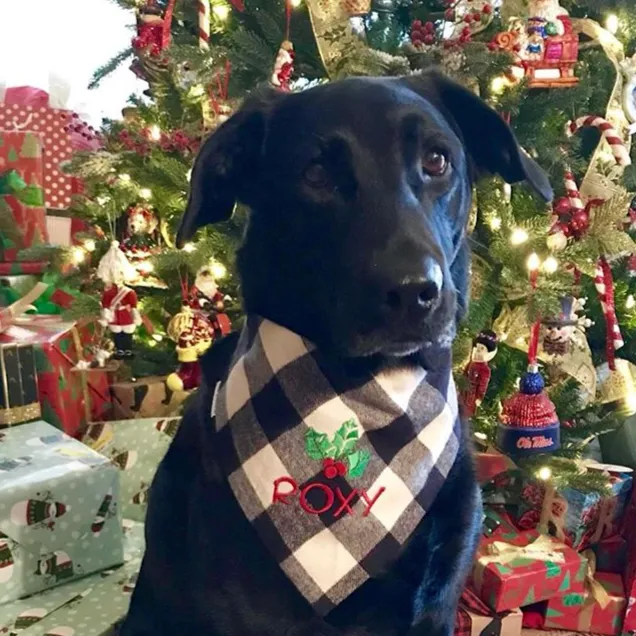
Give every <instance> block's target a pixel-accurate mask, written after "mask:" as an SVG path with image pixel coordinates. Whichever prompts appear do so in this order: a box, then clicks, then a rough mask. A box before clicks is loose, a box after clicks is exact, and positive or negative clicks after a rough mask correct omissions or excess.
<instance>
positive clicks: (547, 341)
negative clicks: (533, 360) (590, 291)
mask: <svg viewBox="0 0 636 636" xmlns="http://www.w3.org/2000/svg"><path fill="white" fill-rule="evenodd" d="M585 303H586V299H585V298H573V297H572V296H567V297H564V298H561V313H560V314H559V315H558V316H555V317H550V318H544V319H543V320H542V324H543V326H544V327H545V335H544V337H543V351H544V352H545V353H547V354H548V355H550V356H564V355H565V354H567V353H569V351H570V350H571V347H572V344H573V339H574V333H575V331H576V329H577V328H579V329H581V330H582V331H584V330H585V329H587V328H588V327H589V326H591V324H592V321H591V320H589V319H588V318H586V317H585V316H582V317H581V316H579V315H578V313H577V312H579V311H582V310H583V309H584V308H585Z"/></svg>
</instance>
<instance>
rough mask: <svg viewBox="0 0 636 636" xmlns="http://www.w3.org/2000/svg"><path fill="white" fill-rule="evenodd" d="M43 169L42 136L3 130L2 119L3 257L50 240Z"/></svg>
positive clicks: (0, 222) (0, 217)
mask: <svg viewBox="0 0 636 636" xmlns="http://www.w3.org/2000/svg"><path fill="white" fill-rule="evenodd" d="M43 171H44V166H43V160H42V141H41V139H40V137H39V136H38V135H36V134H33V133H31V132H23V131H15V132H13V131H11V132H10V131H6V130H3V126H2V122H1V120H0V261H5V262H11V261H15V260H17V257H18V253H19V252H20V251H21V250H24V249H27V248H31V247H36V246H37V245H42V244H45V243H47V242H48V233H47V228H46V210H45V208H44V195H43V191H42V186H43V184H44V172H43Z"/></svg>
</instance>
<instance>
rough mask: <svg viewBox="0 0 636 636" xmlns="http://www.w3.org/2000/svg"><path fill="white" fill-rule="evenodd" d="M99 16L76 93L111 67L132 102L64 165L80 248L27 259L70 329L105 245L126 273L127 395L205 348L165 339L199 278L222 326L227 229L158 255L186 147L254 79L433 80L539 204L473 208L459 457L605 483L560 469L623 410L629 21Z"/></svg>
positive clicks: (630, 263)
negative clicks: (102, 22) (467, 100)
mask: <svg viewBox="0 0 636 636" xmlns="http://www.w3.org/2000/svg"><path fill="white" fill-rule="evenodd" d="M117 2H118V3H119V4H120V5H121V6H122V7H124V8H126V9H129V10H130V12H131V16H134V19H135V21H136V34H135V35H134V37H133V39H132V43H131V47H130V48H129V49H128V50H126V51H122V52H121V53H119V54H117V55H116V56H115V57H114V58H113V60H111V61H110V62H108V63H107V64H105V65H104V67H103V68H101V69H99V70H98V71H97V73H96V75H95V79H94V83H95V84H98V83H99V81H100V80H101V79H102V78H103V77H104V76H106V75H107V74H108V73H109V72H111V71H112V70H113V69H114V68H116V67H117V66H118V65H120V64H130V68H131V72H134V73H136V74H137V75H138V76H139V77H141V78H142V79H144V80H145V81H146V82H147V84H148V89H147V91H146V94H145V95H144V96H143V97H141V98H132V99H131V100H130V104H129V105H128V106H127V107H126V108H125V109H124V111H123V119H122V120H121V121H108V122H105V125H104V128H103V130H102V137H103V148H102V149H100V150H98V151H93V152H87V153H82V154H79V155H78V156H76V158H75V159H74V161H73V163H72V165H70V166H69V170H70V171H71V172H72V173H74V174H76V175H77V176H79V177H81V178H82V179H83V180H84V183H85V191H84V194H83V195H82V196H80V197H77V198H76V201H75V204H74V207H73V210H72V212H73V214H75V215H77V216H82V217H83V218H86V219H88V220H89V221H90V223H91V224H92V225H94V226H95V227H97V228H99V233H98V236H92V237H91V238H90V239H87V240H86V241H85V242H84V244H83V247H77V246H76V247H74V248H71V249H62V250H59V249H58V250H55V253H54V254H48V257H49V258H53V268H54V269H55V268H59V269H60V271H64V272H66V278H67V284H69V285H72V286H74V287H75V288H76V289H78V290H80V293H79V296H78V298H77V299H76V301H75V303H74V305H73V308H72V312H73V313H75V314H76V315H83V316H85V315H90V314H94V315H96V316H97V315H99V314H100V311H101V307H100V300H99V299H100V296H101V293H102V289H103V282H102V281H101V280H100V279H99V278H98V277H97V275H96V264H97V262H99V260H100V258H101V257H102V255H103V254H105V253H106V252H107V250H108V249H109V247H111V242H112V241H113V240H117V241H118V242H119V249H123V251H124V252H125V254H126V255H127V258H128V261H129V262H131V263H132V264H133V267H134V268H135V269H136V274H135V276H134V280H132V282H129V284H130V285H131V286H132V287H133V288H134V289H135V290H136V293H137V296H138V299H139V302H138V308H139V314H140V319H142V324H141V326H140V327H139V328H138V329H137V330H136V331H135V334H134V339H135V350H136V354H137V355H136V357H135V359H134V360H129V361H127V365H128V368H129V369H130V373H131V374H132V375H133V376H136V377H139V376H143V375H146V374H151V373H157V372H165V369H166V368H171V367H174V366H175V365H176V360H175V356H174V346H175V345H174V342H177V345H178V348H180V350H181V351H182V352H183V351H184V350H186V349H187V350H190V349H189V348H192V347H194V348H195V349H196V352H195V358H196V356H197V355H199V354H200V353H201V351H203V350H204V349H205V348H207V346H209V345H210V344H211V346H214V344H213V342H214V338H215V337H218V335H219V332H223V331H224V328H223V326H222V325H218V324H217V325H216V333H215V334H214V335H210V336H209V337H206V338H204V340H205V342H204V344H203V346H202V347H200V346H199V345H198V344H197V343H196V342H195V343H194V344H193V342H192V339H190V340H189V341H188V342H180V336H182V335H183V333H184V329H185V327H184V324H186V323H187V324H188V325H189V326H190V331H192V317H191V316H190V315H189V314H188V315H187V316H185V317H184V316H183V313H184V312H183V310H182V305H183V303H184V301H186V300H187V299H188V298H190V297H191V292H190V289H191V287H192V285H193V283H194V282H195V279H196V276H197V272H199V273H200V272H201V271H202V270H201V268H203V271H204V274H205V275H207V276H208V277H209V278H210V279H213V283H216V286H215V285H214V284H213V283H212V289H213V291H214V292H215V293H213V294H206V293H204V294H202V295H201V294H200V296H203V297H206V296H207V297H208V300H210V298H211V302H212V305H213V306H214V309H215V311H216V312H217V313H219V312H220V313H223V314H225V313H227V314H228V315H229V317H230V319H231V320H232V322H233V325H234V327H240V325H241V307H240V289H239V282H238V280H237V279H236V277H235V275H234V266H233V257H234V254H235V250H236V247H237V245H238V243H239V241H240V237H241V233H242V228H243V225H244V222H245V218H246V214H247V211H246V210H244V209H242V208H241V207H237V209H236V210H235V213H234V215H233V218H232V219H231V220H230V221H228V222H227V223H225V224H222V225H219V226H215V227H208V228H205V229H203V230H201V231H200V232H199V233H198V235H197V238H196V242H193V243H189V244H187V245H186V246H185V248H184V249H181V250H179V249H177V248H176V247H175V233H176V229H177V227H178V224H179V221H180V218H181V215H182V213H183V210H184V207H185V204H186V201H187V196H188V179H189V173H190V169H191V166H192V162H193V157H194V155H195V153H196V152H197V149H198V148H199V146H200V144H201V141H202V140H203V139H204V138H205V136H206V135H207V134H209V133H210V132H211V131H213V130H214V129H215V128H216V127H218V126H220V125H222V124H223V122H224V121H225V120H226V119H227V118H228V117H229V116H231V114H232V112H233V111H235V109H236V108H237V107H238V106H239V105H240V103H241V100H242V99H243V98H244V96H245V95H246V94H247V93H248V92H249V91H251V90H253V89H254V88H255V87H256V86H258V85H259V84H260V83H263V82H269V83H270V84H273V85H275V86H276V87H278V88H279V89H280V90H291V91H300V90H306V89H307V88H310V87H311V86H313V85H315V84H317V83H322V82H329V81H334V80H337V79H340V78H343V77H347V76H351V75H372V76H375V75H380V76H382V75H384V76H391V75H403V74H409V73H413V72H418V71H420V70H422V69H426V68H428V67H430V66H433V65H435V66H438V67H441V69H442V70H443V71H444V72H445V73H446V74H448V75H449V76H451V77H452V78H454V79H455V80H457V81H458V82H460V83H462V84H464V85H465V86H466V87H468V88H469V89H470V90H472V91H474V92H475V93H477V94H478V95H479V96H481V97H482V98H483V99H484V100H486V101H487V102H488V103H490V104H491V105H492V106H493V107H494V108H495V109H496V110H497V111H498V112H499V113H500V114H501V116H502V117H503V118H505V119H506V120H507V121H508V122H509V123H510V125H511V126H512V128H513V129H514V132H515V134H516V136H517V138H518V140H519V142H520V144H521V145H522V146H523V147H524V148H525V150H526V151H527V152H528V153H529V154H530V155H531V156H532V157H533V158H535V159H536V160H537V161H538V162H539V164H541V166H542V167H543V168H544V169H545V170H547V172H548V173H549V176H550V179H551V182H552V184H553V187H554V189H555V202H554V204H553V205H552V206H551V207H549V206H548V207H546V205H545V204H544V203H542V202H540V201H539V200H538V199H537V198H535V197H534V196H533V195H532V194H531V193H530V192H529V190H528V189H527V188H524V187H523V186H519V187H516V186H515V187H510V186H509V185H507V184H505V183H504V182H502V181H501V180H500V179H497V178H492V179H487V180H484V181H481V182H480V183H478V184H477V185H476V187H475V189H474V204H473V210H472V214H471V219H470V223H469V232H470V242H471V245H472V251H473V264H472V281H473V282H472V300H471V305H470V310H469V314H468V317H467V319H466V320H465V322H464V323H463V325H462V327H461V332H460V334H459V337H458V338H457V341H456V343H455V362H456V365H457V366H456V377H457V383H458V388H459V393H460V401H461V402H462V406H463V408H464V411H465V413H466V414H467V415H469V416H471V417H472V421H473V426H474V430H475V432H476V435H477V438H478V440H479V441H480V442H482V443H483V444H484V445H485V446H491V445H494V444H495V443H497V440H499V444H500V446H502V447H504V450H506V451H510V452H511V454H512V457H513V459H514V461H515V464H516V465H517V466H518V467H519V468H520V469H521V470H522V471H523V472H525V473H526V474H528V475H530V476H535V477H536V476H539V477H540V478H542V479H551V480H552V481H553V482H554V485H555V486H556V487H560V486H563V485H565V484H568V485H572V486H577V487H581V488H587V489H603V488H604V487H605V486H606V483H607V476H606V475H605V474H604V473H602V472H598V471H589V470H585V469H584V468H582V465H581V463H580V461H579V460H581V458H583V457H585V456H587V455H588V454H589V446H590V442H591V441H592V440H594V439H595V438H596V437H597V436H598V435H600V434H601V433H604V432H607V431H610V430H612V429H613V428H615V427H616V426H617V423H619V422H621V421H622V420H624V419H625V416H626V415H629V414H630V413H631V412H633V411H634V410H636V387H634V384H633V379H632V372H631V370H632V368H633V367H632V364H633V363H634V362H636V360H635V358H636V339H634V338H632V335H633V334H634V332H635V331H636V301H635V300H634V296H635V295H636V289H635V287H636V279H634V278H633V277H632V275H633V274H634V273H636V256H634V254H636V244H635V243H634V242H633V240H632V238H631V237H630V232H632V230H633V229H636V216H634V215H636V207H634V206H632V196H633V195H632V194H631V193H632V192H635V191H636V170H635V169H634V167H633V166H631V165H630V163H631V161H630V157H631V156H632V154H633V153H631V150H630V149H631V138H630V134H631V129H630V125H632V124H634V122H635V121H636V100H635V99H634V95H633V90H634V86H635V82H636V79H635V78H636V58H634V59H631V58H630V56H631V55H633V54H634V50H635V49H636V14H634V12H633V10H629V9H626V8H624V7H623V6H622V3H617V2H613V1H612V0H561V3H559V2H558V1H557V0H501V1H499V0H492V1H491V0H245V1H244V2H243V0H199V2H192V1H190V0H157V1H156V2H155V1H153V0H147V1H146V2H143V1H142V2H140V1H138V0H117ZM217 286H218V289H217ZM219 290H220V291H219ZM199 291H201V290H199ZM228 297H229V298H228ZM584 299H587V302H584ZM216 303H218V305H217V304H216ZM186 313H187V312H186ZM217 313H215V315H217ZM179 317H181V319H180V318H179ZM188 320H189V321H190V322H188ZM184 321H185V322H184ZM194 331H196V329H194ZM190 335H191V334H190ZM195 340H196V338H195ZM197 347H198V348H197ZM495 354H496V355H495ZM493 356H494V360H493V362H492V365H490V364H489V362H490V360H491V359H493ZM490 366H492V369H491V368H489V367H490ZM186 388H187V387H186ZM524 427H525V428H526V429H531V431H532V434H531V435H530V436H529V437H528V436H524V435H522V433H523V431H522V433H519V432H518V429H520V428H521V429H523V428H524ZM515 430H516V431H517V432H515ZM511 431H512V432H511ZM559 434H560V439H559ZM511 435H512V437H511ZM521 437H522V438H523V439H522V441H519V440H520V438H521ZM537 439H538V441H536V440H537ZM511 440H512V444H513V446H512V448H509V447H508V446H509V444H510V443H511Z"/></svg>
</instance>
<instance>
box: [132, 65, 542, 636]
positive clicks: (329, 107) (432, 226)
mask: <svg viewBox="0 0 636 636" xmlns="http://www.w3.org/2000/svg"><path fill="white" fill-rule="evenodd" d="M480 173H497V174H500V175H501V176H502V177H503V178H504V179H505V180H506V181H508V182H510V183H514V182H519V181H522V180H527V181H528V182H529V183H530V185H531V186H532V187H533V188H534V190H535V191H537V192H538V193H539V194H540V195H541V196H542V197H543V198H544V199H546V200H549V199H550V198H551V195H552V192H551V189H550V185H549V183H548V180H547V178H546V176H545V174H544V173H543V172H542V170H541V169H540V168H539V167H538V166H537V165H536V164H535V163H534V162H533V161H532V160H531V159H530V158H529V157H528V156H527V155H525V154H524V153H523V151H522V150H520V148H519V146H518V145H517V143H516V141H515V139H514V137H513V134H512V132H511V130H510V128H509V127H508V126H507V125H506V124H505V123H504V122H503V121H502V119H501V118H500V117H499V116H498V115H497V113H496V112H494V111H493V110H491V109H490V108H489V107H487V106H486V105H485V104H484V103H483V102H482V101H481V100H480V99H479V98H477V97H476V96H474V95H473V94H472V93H470V92H468V91H466V90H465V89H463V88H461V87H460V86H458V85H456V84H454V83H452V82H450V81H448V80H447V79H445V78H443V76H441V75H440V74H438V73H427V74H424V75H419V76H413V77H409V78H403V79H381V80H376V79H350V80H345V81H342V82H337V83H332V84H328V85H325V86H321V87H318V88H314V89H311V90H308V91H306V92H303V93H299V94H292V95H286V94H280V93H273V92H265V93H259V94H257V95H255V96H253V97H252V98H250V99H248V100H247V102H246V103H245V105H244V107H243V109H242V110H241V111H240V112H239V113H237V114H236V115H235V116H234V117H233V118H232V119H230V120H229V121H228V122H227V123H226V124H224V125H223V126H222V127H221V128H220V129H219V130H218V131H217V132H216V133H215V134H214V135H213V136H212V137H211V138H210V139H209V140H208V141H207V142H206V143H205V145H204V146H203V148H202V150H201V152H200V154H199V157H198V159H197V161H196V163H195V167H194V172H193V175H192V191H191V196H190V201H189V205H188V209H187V212H186V214H185V217H184V219H183V224H182V227H181V231H180V235H179V242H180V243H181V244H183V242H184V241H185V240H187V239H188V238H189V237H190V236H191V235H192V234H193V233H194V231H195V230H196V228H197V227H200V226H203V225H205V224H207V223H214V222H217V221H222V220H224V219H228V218H229V217H230V215H231V213H232V210H233V207H234V205H235V202H236V201H237V200H238V201H241V202H243V203H245V204H247V205H248V206H249V207H250V208H251V210H252V215H251V219H250V223H249V228H248V230H247V233H246V236H245V241H244V245H243V247H242V248H241V250H240V253H239V258H238V264H239V269H240V275H241V281H242V290H243V295H244V301H245V308H246V310H247V312H248V313H249V314H256V315H260V316H263V317H265V318H268V319H270V320H272V321H274V322H276V323H279V324H281V325H284V326H285V327H287V328H289V329H291V330H293V331H294V332H296V333H299V334H301V335H302V336H304V337H306V338H308V339H310V340H312V341H313V342H314V343H316V344H317V345H318V346H319V347H321V348H323V349H325V350H327V351H330V352H331V353H332V354H333V355H335V356H339V357H340V358H341V359H342V363H343V365H347V364H352V365H369V366H373V365H378V364H383V363H386V362H387V361H391V360H396V359H398V358H404V357H407V356H408V357H411V358H412V359H417V360H419V361H421V363H422V364H423V365H424V366H425V367H426V368H429V369H433V370H434V369H435V366H436V365H441V364H445V365H448V360H449V356H448V352H449V348H450V345H451V342H452V339H453V337H454V334H455V325H456V321H457V320H458V319H460V318H461V316H462V315H463V313H464V311H465V308H466V303H467V294H468V291H467V285H468V269H469V250H468V247H467V244H466V234H465V225H466V220H467V214H468V210H469V206H470V194H471V183H472V181H473V179H474V178H475V177H476V176H478V175H479V174H480ZM236 341H237V338H236V337H234V336H230V337H228V338H226V339H225V340H223V341H221V342H219V343H218V344H217V345H215V346H214V347H213V348H212V350H211V351H210V353H209V354H208V355H207V356H206V357H205V358H204V360H203V367H204V374H205V386H204V387H202V388H201V390H200V392H199V396H198V405H197V406H196V408H192V409H191V410H189V411H188V412H187V414H186V416H185V418H184V421H183V424H182V427H181V429H180V431H179V433H178V435H177V437H176V439H175V440H174V443H173V444H172V446H171V448H170V450H169V452H168V454H167V456H166V458H165V459H164V461H163V462H162V464H161V466H160V468H159V470H158V473H157V475H156V478H155V481H154V483H153V486H152V490H151V495H150V505H149V510H148V519H147V530H146V532H147V542H148V549H147V553H146V556H145V559H144V563H143V567H142V570H141V574H140V578H139V582H138V584H137V587H136V589H135V592H134V597H133V600H132V605H131V609H130V612H129V615H128V617H127V619H126V621H125V623H124V626H123V628H122V631H121V636H168V635H170V636H340V635H347V636H363V635H367V636H372V635H373V636H398V635H407V634H408V635H412V636H416V635H421V636H449V635H450V634H452V632H453V625H454V619H455V611H456V606H457V602H458V599H459V596H460V593H461V589H462V586H463V585H464V582H465V578H466V575H467V572H468V570H469V567H470V564H471V560H472V558H473V554H474V549H475V544H476V541H477V537H478V534H479V528H480V526H481V507H480V498H479V491H478V488H477V485H476V482H475V479H474V475H473V468H472V462H471V456H470V444H469V442H468V440H467V436H466V434H465V433H464V439H463V442H462V446H461V449H460V451H459V454H458V456H457V459H456V461H455V464H454V466H453V468H452V469H451V472H450V474H449V476H448V479H447V481H446V483H445V485H444V486H443V487H442V490H441V491H440V493H439V494H438V495H437V498H436V499H435V503H434V504H433V505H432V507H431V508H430V509H429V510H428V512H427V514H426V516H425V517H424V520H423V521H422V522H421V524H420V526H419V527H418V529H417V530H416V531H415V533H414V534H413V535H412V537H411V539H410V540H409V542H408V543H407V544H406V546H405V548H404V550H403V552H402V554H401V555H400V556H399V557H398V558H397V559H396V560H395V562H394V563H393V564H392V565H391V567H389V568H388V569H387V570H386V571H385V572H384V573H383V574H382V575H380V576H377V577H375V578H372V579H370V580H368V581H367V582H366V583H364V584H362V586H361V587H359V588H358V589H357V590H356V591H355V592H353V593H352V594H351V595H350V596H349V597H347V598H346V600H345V601H343V602H342V603H341V604H340V605H338V606H337V607H336V608H335V609H334V610H333V611H331V612H330V613H329V614H328V615H327V616H326V617H324V618H320V617H318V616H317V615H315V614H314V612H313V610H312V608H311V606H310V605H309V604H308V603H307V601H306V600H305V599H304V597H303V596H301V594H300V593H299V591H298V590H297V588H296V587H295V586H294V585H293V584H292V583H291V582H290V580H289V579H288V578H287V576H286V575H285V574H284V572H283V571H282V570H281V569H280V567H279V566H278V564H277V563H276V561H275V560H274V559H273V557H272V556H271V555H270V553H269V551H268V550H267V549H266V548H265V546H264V545H263V543H262V542H261V540H260V539H259V537H258V535H257V534H256V532H255V530H254V529H253V526H252V525H251V524H250V522H249V521H247V519H246V517H245V515H244V514H243V512H242V510H241V508H240V507H239V506H238V504H237V502H236V499H235V497H234V496H233V493H232V491H231V489H230V487H229V485H228V483H227V479H226V477H225V476H224V475H223V474H222V471H221V470H220V468H219V464H218V462H217V457H216V454H215V453H216V451H217V445H216V443H215V429H214V427H213V425H212V424H211V420H210V409H211V403H212V395H211V394H212V391H213V390H214V386H215V384H216V383H217V382H218V381H222V380H223V379H224V378H225V376H226V374H227V370H228V365H229V363H230V359H231V357H232V353H233V350H234V347H235V346H236ZM442 361H443V362H442ZM448 370H449V369H448V366H447V367H446V369H445V372H448Z"/></svg>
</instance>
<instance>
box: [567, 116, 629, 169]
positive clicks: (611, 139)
mask: <svg viewBox="0 0 636 636" xmlns="http://www.w3.org/2000/svg"><path fill="white" fill-rule="evenodd" d="M587 127H592V128H596V129H598V130H599V131H600V133H601V135H602V136H603V139H605V141H606V142H607V143H608V144H609V146H610V149H611V151H612V154H613V155H614V159H615V160H616V163H617V164H618V165H619V166H629V165H630V164H631V162H632V161H631V158H630V156H629V151H628V150H627V146H625V144H624V143H623V140H622V139H621V137H620V135H619V134H618V133H617V132H616V129H615V128H614V126H612V124H610V123H609V121H607V119H604V118H603V117H599V116H597V115H588V116H586V117H579V118H578V119H576V120H574V121H571V122H569V123H568V127H567V133H568V135H569V136H570V137H571V136H572V135H574V134H576V133H577V132H578V131H579V130H581V128H587Z"/></svg>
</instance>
